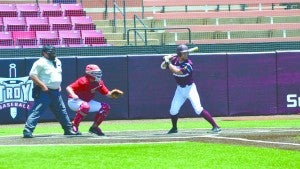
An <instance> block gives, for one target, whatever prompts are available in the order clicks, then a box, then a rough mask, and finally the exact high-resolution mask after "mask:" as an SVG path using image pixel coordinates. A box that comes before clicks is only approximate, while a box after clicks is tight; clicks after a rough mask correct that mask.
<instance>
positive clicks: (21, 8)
mask: <svg viewBox="0 0 300 169" xmlns="http://www.w3.org/2000/svg"><path fill="white" fill-rule="evenodd" d="M16 8H17V11H18V13H19V16H20V17H38V16H40V12H39V9H38V6H37V4H36V3H33V4H16Z"/></svg>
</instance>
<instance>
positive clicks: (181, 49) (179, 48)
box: [176, 45, 189, 56]
mask: <svg viewBox="0 0 300 169" xmlns="http://www.w3.org/2000/svg"><path fill="white" fill-rule="evenodd" d="M188 52H189V48H188V47H187V46H186V45H179V46H177V48H176V53H177V56H181V54H182V53H188Z"/></svg>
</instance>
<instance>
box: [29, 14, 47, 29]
mask: <svg viewBox="0 0 300 169" xmlns="http://www.w3.org/2000/svg"><path fill="white" fill-rule="evenodd" d="M26 24H27V28H28V30H29V31H49V30H50V25H49V22H48V18H47V17H26Z"/></svg>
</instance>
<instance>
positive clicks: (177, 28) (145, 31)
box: [126, 27, 192, 46]
mask: <svg viewBox="0 0 300 169" xmlns="http://www.w3.org/2000/svg"><path fill="white" fill-rule="evenodd" d="M182 29H186V30H187V31H188V36H189V43H191V42H192V37H191V29H190V28H186V27H184V28H181V27H176V28H130V29H127V33H126V34H127V45H128V46H129V45H130V38H129V33H130V31H134V32H137V31H144V37H142V35H141V34H140V33H138V35H139V37H140V38H141V39H142V41H143V42H144V44H145V46H147V45H148V44H147V43H148V42H147V41H148V35H147V32H148V31H158V30H182ZM134 42H135V43H134V44H135V45H137V38H136V37H135V39H134Z"/></svg>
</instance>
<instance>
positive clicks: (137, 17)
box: [133, 14, 148, 46]
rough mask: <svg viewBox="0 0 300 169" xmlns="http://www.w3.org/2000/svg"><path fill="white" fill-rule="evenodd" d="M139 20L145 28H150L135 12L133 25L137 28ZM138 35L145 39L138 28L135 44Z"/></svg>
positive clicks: (135, 32)
mask: <svg viewBox="0 0 300 169" xmlns="http://www.w3.org/2000/svg"><path fill="white" fill-rule="evenodd" d="M137 21H138V22H139V23H141V24H142V25H143V27H144V28H148V26H147V25H146V24H145V23H144V22H143V20H142V19H141V18H140V17H139V16H138V15H136V14H134V18H133V27H134V28H135V29H136V28H137ZM137 36H139V37H140V38H141V39H142V40H143V41H144V42H145V39H144V38H143V36H142V35H141V34H140V32H138V31H137V30H135V31H134V39H135V46H136V45H137V40H136V39H137Z"/></svg>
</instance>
